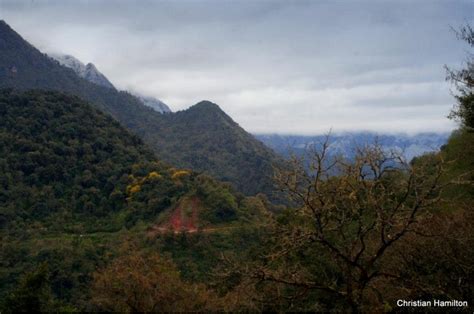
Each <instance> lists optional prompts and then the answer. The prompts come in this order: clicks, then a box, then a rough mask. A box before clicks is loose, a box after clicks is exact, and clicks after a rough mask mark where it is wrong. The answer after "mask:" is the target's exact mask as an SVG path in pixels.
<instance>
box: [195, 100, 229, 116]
mask: <svg viewBox="0 0 474 314" xmlns="http://www.w3.org/2000/svg"><path fill="white" fill-rule="evenodd" d="M189 109H191V110H206V111H219V112H222V113H224V111H223V110H222V109H221V108H220V107H219V106H218V105H217V104H215V103H213V102H211V101H209V100H201V101H200V102H198V103H197V104H195V105H193V106H191V107H190V108H189Z"/></svg>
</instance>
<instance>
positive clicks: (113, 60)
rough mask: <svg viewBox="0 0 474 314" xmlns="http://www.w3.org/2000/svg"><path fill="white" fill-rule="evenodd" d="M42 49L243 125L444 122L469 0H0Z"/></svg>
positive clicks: (317, 127) (4, 15)
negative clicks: (211, 108) (210, 105)
mask: <svg viewBox="0 0 474 314" xmlns="http://www.w3.org/2000/svg"><path fill="white" fill-rule="evenodd" d="M0 19H4V20H5V21H6V22H7V23H9V24H10V25H11V26H12V27H13V28H14V29H15V30H17V31H18V32H19V33H20V34H21V35H22V36H23V37H24V38H25V39H27V40H28V41H29V42H30V43H32V44H33V45H35V46H36V47H37V48H39V49H40V50H42V51H43V52H47V53H48V52H52V53H65V54H70V55H73V56H75V57H77V58H78V59H80V60H81V61H83V62H85V63H87V62H92V63H94V64H95V65H96V66H97V67H98V69H99V70H100V71H101V72H102V73H104V74H105V75H106V76H107V77H108V78H109V79H110V81H111V82H112V83H113V84H114V85H115V86H116V87H118V88H120V89H127V90H133V91H136V92H140V93H143V94H146V95H150V96H155V97H157V98H159V99H161V100H163V101H164V102H165V103H167V104H168V105H169V106H170V107H171V109H172V110H173V111H177V110H182V109H186V108H188V107H189V106H191V105H193V104H194V103H196V102H198V101H200V100H203V99H206V100H210V101H213V102H215V103H217V104H218V105H219V106H220V107H221V108H222V109H223V110H224V111H226V112H227V113H228V114H229V115H230V116H231V117H232V118H234V120H236V121H237V122H238V123H239V124H240V125H241V126H243V127H244V128H245V129H247V130H248V131H250V132H253V133H291V134H320V133H323V132H327V131H328V130H329V129H330V128H332V130H333V132H340V131H355V130H371V131H379V132H408V133H417V132H429V131H434V132H444V131H449V130H451V129H453V127H455V125H454V124H453V122H451V121H449V120H448V119H446V116H447V114H448V113H449V110H450V108H451V107H452V104H453V98H452V96H451V94H450V85H449V84H448V83H447V82H445V80H444V77H445V72H444V69H443V65H444V64H447V65H450V66H453V67H459V66H461V65H462V61H463V60H465V55H466V51H467V47H466V46H465V45H463V44H462V43H461V42H459V41H457V40H456V38H455V35H454V33H453V32H452V31H451V30H450V26H453V27H457V26H459V25H461V24H463V23H465V22H471V23H472V22H473V21H474V1H472V0H470V1H467V0H466V1H464V0H446V1H428V0H426V1H423V0H412V1H401V0H394V1H383V0H373V1H349V0H346V1H337V0H336V1H334V0H331V1H329V0H328V1H316V0H314V1H281V2H280V1H256V0H253V1H250V0H249V1H238V0H234V1H221V0H218V1H200V0H199V1H143V0H142V1H92V0H90V1H79V0H76V1H67V0H57V1H38V0H27V1H20V0H12V1H10V0H8V1H7V0H0Z"/></svg>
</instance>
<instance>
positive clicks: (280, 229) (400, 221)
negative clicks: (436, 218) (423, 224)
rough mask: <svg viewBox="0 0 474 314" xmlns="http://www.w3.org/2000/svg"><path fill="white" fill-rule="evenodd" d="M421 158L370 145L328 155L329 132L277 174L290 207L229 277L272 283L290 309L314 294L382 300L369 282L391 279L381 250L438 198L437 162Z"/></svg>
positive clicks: (349, 301) (353, 305)
mask: <svg viewBox="0 0 474 314" xmlns="http://www.w3.org/2000/svg"><path fill="white" fill-rule="evenodd" d="M423 160H425V161H426V163H425V162H423V163H421V162H418V163H416V164H414V165H411V164H409V163H408V162H407V161H406V160H405V159H404V158H403V156H402V154H401V153H400V152H396V151H386V150H384V149H383V148H382V147H381V146H380V145H378V144H377V143H375V144H374V145H370V146H365V147H362V148H359V149H357V151H356V152H355V157H354V158H351V160H347V159H345V158H342V157H337V156H336V157H335V156H334V155H332V154H330V145H329V137H328V138H326V140H325V141H324V142H323V143H321V144H320V147H314V148H313V149H312V150H311V151H310V152H309V154H308V156H307V158H293V162H292V165H293V167H291V169H284V170H281V171H279V172H278V174H277V178H276V180H277V182H278V184H279V186H280V187H281V190H282V191H283V192H285V193H286V195H287V196H288V198H289V200H290V202H291V203H292V204H293V206H292V207H291V208H290V209H288V210H287V211H286V212H285V213H283V214H281V215H279V218H278V219H277V220H275V221H274V222H273V224H272V225H271V226H270V229H271V233H272V237H271V238H270V240H269V243H268V244H267V245H268V247H267V250H265V251H262V255H261V256H259V257H258V258H256V259H255V260H254V262H252V263H250V264H242V263H241V264H239V265H238V266H236V267H235V268H234V269H233V273H234V275H235V274H236V273H238V274H239V275H240V276H241V278H245V279H243V281H245V280H246V281H247V284H248V283H249V282H252V281H253V282H254V284H255V285H259V284H263V283H269V284H270V285H274V287H275V291H273V293H274V297H276V298H278V299H280V300H285V302H286V304H287V306H288V307H289V308H292V307H293V306H294V304H295V301H294V300H296V299H298V298H302V299H304V297H306V300H308V296H309V295H312V296H314V293H315V292H316V291H317V293H319V294H320V295H325V296H326V298H331V300H333V301H334V302H333V303H334V304H336V303H338V304H341V306H343V307H344V308H349V309H351V310H352V311H359V310H361V309H362V308H363V306H364V305H365V304H368V302H370V303H372V306H373V304H374V303H376V304H379V305H381V304H383V302H384V297H383V295H381V294H380V293H379V291H378V290H377V288H376V285H375V284H374V283H375V282H376V281H377V280H378V279H379V278H384V277H387V278H396V277H397V273H392V272H390V271H389V268H388V267H386V263H385V262H384V257H385V256H386V252H387V251H389V250H390V249H391V248H392V247H394V246H395V245H396V243H397V242H398V241H400V240H401V239H403V238H404V237H405V236H406V235H407V234H409V233H411V232H413V231H414V230H415V229H414V227H415V225H416V224H417V223H418V222H419V220H420V219H421V218H423V216H424V215H426V213H427V211H426V209H428V208H430V207H431V206H432V205H433V204H435V203H436V202H438V200H439V195H440V189H441V186H442V185H441V183H440V177H441V175H442V173H443V169H442V165H443V163H442V161H441V160H437V157H436V156H435V155H433V156H432V158H425V159H423ZM312 293H313V294H312ZM256 299H257V298H256ZM335 300H339V302H336V301H335ZM261 301H263V300H261ZM308 302H310V303H311V302H316V303H317V300H313V301H311V300H309V301H308ZM308 306H310V307H311V304H305V308H308ZM293 309H296V308H294V307H293ZM312 309H316V310H317V309H322V308H321V307H319V308H318V305H317V304H313V307H312Z"/></svg>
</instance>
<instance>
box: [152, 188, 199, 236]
mask: <svg viewBox="0 0 474 314" xmlns="http://www.w3.org/2000/svg"><path fill="white" fill-rule="evenodd" d="M199 205H200V202H199V199H198V198H197V197H192V198H184V199H183V200H181V201H180V202H179V203H178V205H177V206H176V208H175V209H174V210H173V212H172V213H171V216H170V218H169V220H168V221H166V222H165V223H163V224H161V225H157V226H153V227H152V229H151V230H150V233H156V232H158V233H163V232H166V231H173V232H174V233H179V232H183V231H184V232H197V229H198V220H199V218H198V217H199V207H200V206H199Z"/></svg>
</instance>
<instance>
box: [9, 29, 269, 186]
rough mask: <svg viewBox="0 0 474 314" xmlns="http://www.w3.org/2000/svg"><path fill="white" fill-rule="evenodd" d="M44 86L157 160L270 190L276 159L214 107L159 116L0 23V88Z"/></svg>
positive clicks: (34, 87) (204, 104) (134, 98)
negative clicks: (103, 117)
mask: <svg viewBox="0 0 474 314" xmlns="http://www.w3.org/2000/svg"><path fill="white" fill-rule="evenodd" d="M2 87H3V88H5V87H8V88H15V89H21V90H27V89H48V90H56V91H61V92H65V93H68V94H72V95H76V96H79V97H81V98H82V99H84V100H86V101H88V102H90V103H91V104H93V105H95V106H96V107H97V108H99V109H100V110H102V111H104V112H106V113H108V114H110V115H111V116H112V117H114V118H115V119H117V120H118V121H119V122H120V123H121V124H122V125H123V126H125V127H127V128H129V129H130V130H131V131H132V132H133V133H134V134H136V135H138V136H139V137H140V138H142V139H143V140H144V142H145V143H147V144H148V145H149V147H150V148H151V149H152V150H154V151H155V153H156V154H157V155H158V157H159V158H160V159H161V160H164V161H167V162H169V163H171V164H173V165H175V166H178V167H189V168H192V169H193V170H195V171H202V172H207V173H208V174H210V175H213V176H214V177H216V178H218V179H220V180H221V181H228V182H231V183H232V184H233V185H234V187H236V188H238V189H239V190H240V191H241V192H243V193H245V194H247V195H255V194H257V193H270V192H271V190H272V187H273V185H272V181H271V176H272V167H271V164H272V163H274V162H276V161H277V160H278V158H277V157H276V155H275V154H274V153H273V152H272V151H271V150H270V149H268V148H266V147H265V146H264V145H263V144H261V143H260V142H259V141H257V140H255V139H254V138H253V137H252V136H251V135H249V134H248V133H247V132H245V131H244V130H243V129H242V128H240V127H239V126H238V125H237V124H236V123H235V122H233V121H232V120H231V119H230V118H229V117H228V116H227V115H225V113H223V112H222V111H221V110H220V109H219V108H218V107H217V106H215V105H210V104H209V103H203V104H199V105H196V106H194V107H193V108H191V109H190V110H187V111H183V112H179V113H176V114H172V113H169V114H164V115H162V114H159V113H157V112H156V111H155V110H153V109H151V108H149V107H147V106H145V105H143V104H142V103H141V101H140V100H138V99H137V98H136V97H135V96H132V95H130V94H129V93H126V92H120V91H117V90H115V89H111V88H107V87H104V86H99V85H96V84H93V83H91V82H89V81H87V80H85V79H83V78H80V77H79V76H78V75H76V73H74V71H73V70H72V69H69V68H67V67H64V66H61V65H60V64H59V63H58V62H57V61H55V60H53V59H52V58H50V57H48V56H47V55H45V54H42V53H41V52H40V51H38V50H37V49H35V48H34V47H33V46H31V45H30V44H28V43H27V42H26V41H24V40H23V38H21V37H20V35H18V34H17V33H15V32H14V31H13V30H12V29H11V28H10V27H9V26H8V25H7V24H6V23H5V22H4V21H0V88H2Z"/></svg>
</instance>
